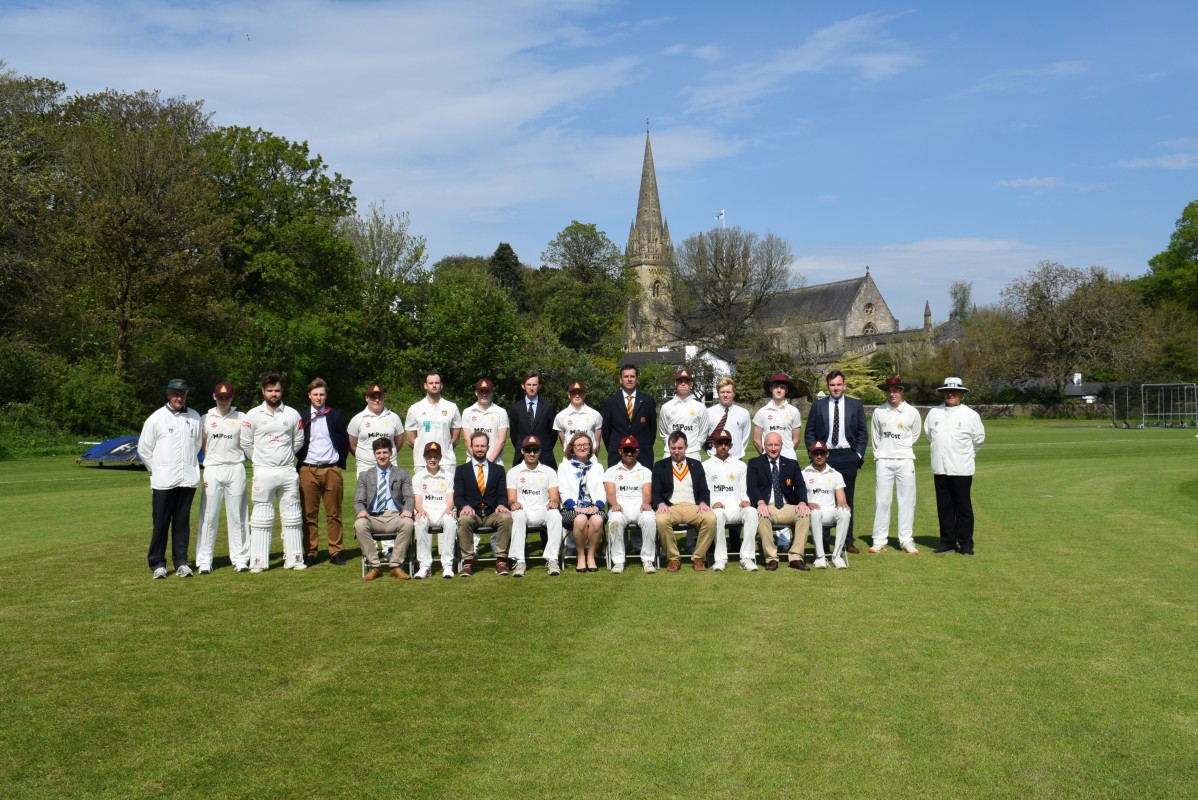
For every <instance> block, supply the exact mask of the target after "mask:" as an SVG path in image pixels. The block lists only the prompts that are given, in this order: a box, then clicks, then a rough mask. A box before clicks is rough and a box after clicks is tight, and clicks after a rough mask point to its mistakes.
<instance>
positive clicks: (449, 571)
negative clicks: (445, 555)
mask: <svg viewBox="0 0 1198 800" xmlns="http://www.w3.org/2000/svg"><path fill="white" fill-rule="evenodd" d="M441 577H442V578H452V577H453V567H445V568H444V569H442V570H441Z"/></svg>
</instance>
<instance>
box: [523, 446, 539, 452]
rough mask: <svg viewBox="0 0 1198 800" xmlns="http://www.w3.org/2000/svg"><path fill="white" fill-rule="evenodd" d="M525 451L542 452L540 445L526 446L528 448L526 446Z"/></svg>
mask: <svg viewBox="0 0 1198 800" xmlns="http://www.w3.org/2000/svg"><path fill="white" fill-rule="evenodd" d="M524 452H525V453H539V452H541V448H539V447H526V448H524Z"/></svg>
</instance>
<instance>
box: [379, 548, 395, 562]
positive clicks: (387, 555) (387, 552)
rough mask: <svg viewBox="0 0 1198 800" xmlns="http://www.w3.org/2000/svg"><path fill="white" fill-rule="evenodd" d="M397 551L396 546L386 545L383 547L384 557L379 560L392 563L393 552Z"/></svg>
mask: <svg viewBox="0 0 1198 800" xmlns="http://www.w3.org/2000/svg"><path fill="white" fill-rule="evenodd" d="M394 549H395V546H394V545H386V546H385V547H383V555H382V556H381V557H380V558H379V560H380V561H390V560H391V551H392V550H394Z"/></svg>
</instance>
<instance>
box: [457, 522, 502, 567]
mask: <svg viewBox="0 0 1198 800" xmlns="http://www.w3.org/2000/svg"><path fill="white" fill-rule="evenodd" d="M480 525H486V526H488V527H492V528H495V533H493V534H491V536H492V539H491V549H492V550H494V551H495V557H496V558H507V548H508V545H509V544H511V542H512V515H511V514H501V513H499V512H498V511H496V512H494V513H492V514H490V515H489V516H486V517H480V516H479V515H478V514H470V515H465V514H464V515H460V516H459V517H458V549H459V550H461V551H462V558H471V557H472V556H473V554H474V529H475V528H477V527H479V526H480Z"/></svg>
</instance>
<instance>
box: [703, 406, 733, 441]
mask: <svg viewBox="0 0 1198 800" xmlns="http://www.w3.org/2000/svg"><path fill="white" fill-rule="evenodd" d="M729 410H730V407H729V408H725V409H724V416H722V417H720V421H719V422H718V423H716V426H715V430H713V431H712V432H711V436H708V437H707V446H708V447H714V446H715V437H716V436H719V434H720V431H722V430H724V426H725V425H727V424H728V411H729Z"/></svg>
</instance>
